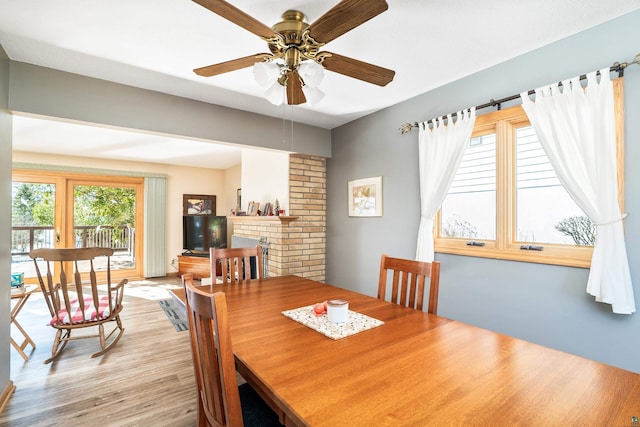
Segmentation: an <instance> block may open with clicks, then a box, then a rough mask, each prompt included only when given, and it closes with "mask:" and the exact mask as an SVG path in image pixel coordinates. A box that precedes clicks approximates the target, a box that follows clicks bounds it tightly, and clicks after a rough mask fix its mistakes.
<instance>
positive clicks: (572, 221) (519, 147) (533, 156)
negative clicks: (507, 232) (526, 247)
mask: <svg viewBox="0 0 640 427" xmlns="http://www.w3.org/2000/svg"><path fill="white" fill-rule="evenodd" d="M516 153H517V154H516V180H517V194H516V204H517V207H516V211H517V216H516V230H517V233H516V236H515V239H516V241H518V242H526V243H556V244H569V245H572V244H579V245H593V239H594V238H595V237H594V236H595V234H594V232H595V230H594V229H593V225H592V223H591V221H590V220H589V219H588V218H587V217H586V216H585V214H584V212H582V210H581V209H580V208H579V207H578V206H577V205H576V204H575V202H574V201H573V199H571V197H570V196H569V194H568V193H567V192H566V191H565V189H564V188H563V187H562V185H561V184H560V181H558V178H557V177H556V174H555V172H554V171H553V168H552V167H551V163H549V159H548V158H547V156H546V154H545V153H544V151H543V150H542V146H541V145H540V142H539V141H538V137H537V136H536V134H535V132H534V130H533V128H532V127H531V126H527V127H522V128H519V129H517V131H516ZM559 229H562V230H564V231H560V230H559Z"/></svg>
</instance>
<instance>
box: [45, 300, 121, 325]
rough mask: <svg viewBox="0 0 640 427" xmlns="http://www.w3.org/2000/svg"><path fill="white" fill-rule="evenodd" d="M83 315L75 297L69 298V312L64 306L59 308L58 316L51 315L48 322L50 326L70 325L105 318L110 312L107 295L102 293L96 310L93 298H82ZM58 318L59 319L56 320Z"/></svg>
mask: <svg viewBox="0 0 640 427" xmlns="http://www.w3.org/2000/svg"><path fill="white" fill-rule="evenodd" d="M84 309H85V311H84V316H83V315H82V310H81V309H80V302H79V301H78V300H77V299H73V300H71V310H69V311H70V312H71V313H69V312H68V311H67V309H66V308H64V307H63V308H61V309H60V311H58V317H55V316H54V317H53V318H52V319H51V322H50V323H49V324H50V325H51V326H56V325H72V324H76V323H82V322H86V321H95V320H100V319H106V318H107V317H109V315H110V314H111V313H110V311H109V296H108V295H104V296H102V297H100V299H99V300H98V310H97V311H96V307H95V306H94V304H93V298H92V297H87V298H85V299H84ZM58 318H59V319H60V320H58Z"/></svg>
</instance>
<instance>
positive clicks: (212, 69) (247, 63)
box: [193, 53, 266, 77]
mask: <svg viewBox="0 0 640 427" xmlns="http://www.w3.org/2000/svg"><path fill="white" fill-rule="evenodd" d="M261 55H266V54H265V53H258V54H256V55H249V56H245V57H244V58H238V59H233V60H231V61H226V62H221V63H219V64H213V65H207V66H206V67H200V68H196V69H195V70H193V72H194V73H196V74H197V75H199V76H203V77H211V76H217V75H218V74H224V73H228V72H229V71H235V70H239V69H241V68H247V67H251V66H253V64H255V63H256V62H262V56H261Z"/></svg>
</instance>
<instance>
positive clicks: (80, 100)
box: [9, 61, 331, 157]
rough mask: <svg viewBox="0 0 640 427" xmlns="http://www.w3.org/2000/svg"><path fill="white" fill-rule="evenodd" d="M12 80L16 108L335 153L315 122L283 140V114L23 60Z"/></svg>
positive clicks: (214, 138)
mask: <svg viewBox="0 0 640 427" xmlns="http://www.w3.org/2000/svg"><path fill="white" fill-rule="evenodd" d="M10 83H11V85H10V91H11V92H10V103H9V109H10V110H12V111H15V112H22V113H28V114H36V115H42V116H50V117H60V118H64V119H69V120H76V121H81V122H88V123H99V124H104V125H109V126H117V127H122V128H128V129H139V130H143V131H150V132H159V133H162V134H167V135H178V136H186V137H192V138H198V139H202V140H211V141H222V142H229V143H235V144H242V145H248V146H255V147H266V148H273V149H276V150H288V151H296V152H300V153H304V154H310V155H317V156H325V157H330V156H331V133H330V132H329V131H328V130H327V129H322V128H318V127H315V126H309V125H303V124H296V126H295V134H294V139H293V141H291V140H290V139H289V138H288V141H287V142H286V143H285V144H283V142H282V140H283V134H282V119H278V118H274V117H267V116H262V115H259V114H252V113H247V112H245V111H240V110H234V109H232V108H226V107H221V106H218V105H212V104H207V103H204V102H200V101H194V100H191V99H186V98H180V97H177V96H173V95H167V94H164V93H160V92H154V91H150V90H146V89H140V88H136V87H132V86H126V85H122V84H118V83H112V82H108V81H105V80H100V79H95V78H92V77H86V76H80V75H77V74H72V73H67V72H64V71H58V70H52V69H50V68H45V67H39V66H36V65H31V64H25V63H22V62H13V61H12V62H11V82H10Z"/></svg>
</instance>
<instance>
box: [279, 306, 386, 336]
mask: <svg viewBox="0 0 640 427" xmlns="http://www.w3.org/2000/svg"><path fill="white" fill-rule="evenodd" d="M282 314H284V315H285V316H286V317H288V318H289V319H292V320H295V321H296V322H298V323H302V324H303V325H304V326H307V327H309V328H311V329H313V330H314V331H317V332H320V333H321V334H323V335H325V336H327V337H329V338H331V339H334V340H338V339H340V338H344V337H348V336H350V335H355V334H357V333H358V332H362V331H366V330H368V329H373V328H376V327H378V326H380V325H384V322H383V321H382V320H378V319H374V318H373V317H369V316H367V315H364V314H361V313H357V312H355V311H351V310H349V320H347V321H346V322H344V323H334V322H329V319H327V314H326V313H325V314H322V315H320V316H316V314H315V312H314V311H313V305H308V306H306V307H300V308H296V309H293V310H285V311H283V312H282Z"/></svg>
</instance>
